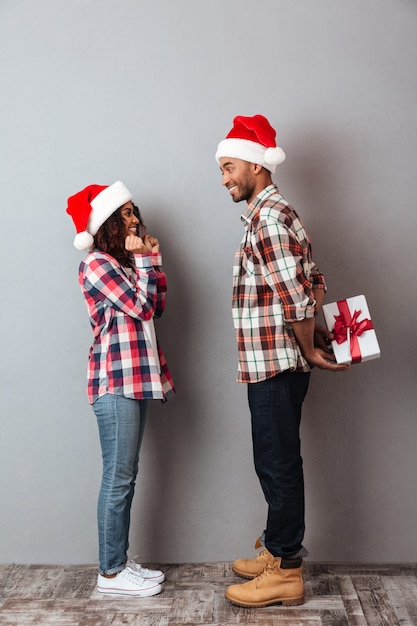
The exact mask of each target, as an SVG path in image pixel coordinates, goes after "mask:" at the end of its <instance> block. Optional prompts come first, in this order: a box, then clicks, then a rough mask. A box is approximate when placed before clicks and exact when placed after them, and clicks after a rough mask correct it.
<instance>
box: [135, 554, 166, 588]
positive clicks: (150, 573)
mask: <svg viewBox="0 0 417 626" xmlns="http://www.w3.org/2000/svg"><path fill="white" fill-rule="evenodd" d="M126 567H130V569H132V570H133V571H134V572H135V574H139V576H141V577H142V578H145V580H152V581H153V582H154V583H163V582H164V580H165V574H164V573H163V572H160V571H159V569H148V568H147V567H142V565H141V564H140V563H136V562H135V561H134V560H133V559H129V560H128V562H127V563H126Z"/></svg>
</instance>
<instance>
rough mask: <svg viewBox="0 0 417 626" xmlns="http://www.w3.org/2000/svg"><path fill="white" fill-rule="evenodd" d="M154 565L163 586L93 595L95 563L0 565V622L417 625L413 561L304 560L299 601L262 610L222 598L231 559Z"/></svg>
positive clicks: (46, 625)
mask: <svg viewBox="0 0 417 626" xmlns="http://www.w3.org/2000/svg"><path fill="white" fill-rule="evenodd" d="M148 565H149V564H148ZM157 567H158V568H160V569H162V570H164V571H165V573H166V578H167V580H166V582H165V584H164V588H163V591H162V593H161V594H160V595H158V596H154V597H152V598H131V597H122V596H103V595H100V594H99V593H98V592H97V590H96V588H95V585H96V579H97V574H96V566H94V565H83V566H67V567H65V566H43V565H0V626H9V625H10V626H11V625H13V626H29V625H30V626H32V625H35V624H36V626H50V625H51V626H102V625H103V626H104V625H111V626H122V625H127V626H131V625H133V624H134V625H140V626H180V625H181V624H188V625H190V624H191V625H192V624H194V625H197V624H198V625H199V626H226V625H228V624H245V625H246V626H278V625H280V626H417V565H414V564H406V565H381V566H378V565H355V564H336V563H331V564H324V563H305V564H304V581H305V591H306V602H305V604H304V605H302V606H298V607H281V606H271V607H266V608H262V609H243V608H239V607H236V606H233V605H232V604H230V603H229V602H227V601H226V600H225V599H224V591H225V589H226V587H227V586H228V585H229V584H232V583H234V582H243V581H242V579H241V578H238V577H237V576H235V575H234V574H233V572H232V571H231V564H230V563H206V564H201V563H200V564H182V565H167V566H165V567H164V566H163V565H157Z"/></svg>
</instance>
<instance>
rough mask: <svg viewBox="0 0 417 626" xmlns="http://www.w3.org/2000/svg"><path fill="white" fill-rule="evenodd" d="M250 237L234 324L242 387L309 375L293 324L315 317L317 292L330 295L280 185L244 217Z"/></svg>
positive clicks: (239, 263) (237, 280) (240, 258)
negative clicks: (284, 375) (290, 373)
mask: <svg viewBox="0 0 417 626" xmlns="http://www.w3.org/2000/svg"><path fill="white" fill-rule="evenodd" d="M242 221H243V223H244V226H245V234H244V237H243V239H242V242H241V245H240V248H239V249H238V251H237V252H236V256H235V264H234V269H233V300H232V311H233V321H234V325H235V329H236V335H237V343H238V353H239V369H238V378H237V380H238V382H245V383H251V382H259V381H262V380H265V379H267V378H271V377H272V376H275V375H276V374H278V373H280V372H283V371H285V370H298V371H304V372H307V371H309V370H310V368H309V366H308V364H307V361H306V360H305V359H304V357H303V356H302V354H301V352H300V349H299V346H298V343H297V341H296V339H295V336H294V333H293V331H292V325H291V322H294V321H298V320H303V319H305V318H309V317H313V316H314V315H315V300H314V295H313V291H312V290H313V289H319V288H322V289H325V288H326V286H325V281H324V276H323V275H322V274H321V273H320V272H319V270H318V268H317V266H316V265H315V263H314V262H313V260H312V257H311V244H310V239H309V237H308V235H307V233H306V231H305V228H304V226H303V224H302V222H301V220H300V218H299V217H298V215H297V213H296V212H295V211H294V209H293V208H292V207H291V206H290V205H289V204H288V202H287V201H286V200H285V199H284V198H283V196H282V195H281V194H280V193H279V190H278V188H277V187H276V186H275V185H269V186H268V187H266V188H265V189H264V190H263V191H262V192H261V193H260V194H258V196H256V198H255V199H254V201H253V202H252V203H250V204H248V206H247V208H246V210H245V211H244V213H243V215H242Z"/></svg>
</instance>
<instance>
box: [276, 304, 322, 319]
mask: <svg viewBox="0 0 417 626" xmlns="http://www.w3.org/2000/svg"><path fill="white" fill-rule="evenodd" d="M283 308H284V319H285V321H286V322H290V323H291V322H301V321H302V320H304V319H308V318H310V317H315V315H316V307H315V306H314V304H307V306H305V305H299V306H284V307H283Z"/></svg>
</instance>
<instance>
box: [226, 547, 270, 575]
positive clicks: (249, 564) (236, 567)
mask: <svg viewBox="0 0 417 626" xmlns="http://www.w3.org/2000/svg"><path fill="white" fill-rule="evenodd" d="M269 556H270V553H269V552H268V550H267V549H266V548H264V549H263V550H262V551H261V552H259V554H258V555H257V556H256V557H255V558H254V559H236V561H235V562H234V563H233V565H232V570H233V571H234V572H235V574H237V575H238V576H242V578H255V576H257V575H258V574H260V573H261V572H262V571H263V570H264V568H265V565H266V564H267V562H268V557H269Z"/></svg>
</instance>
